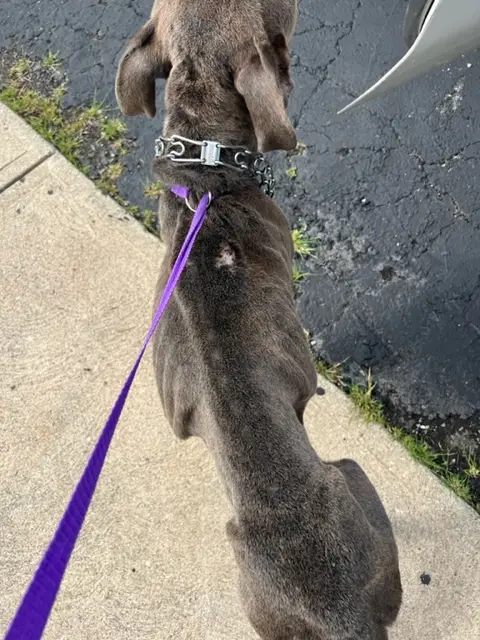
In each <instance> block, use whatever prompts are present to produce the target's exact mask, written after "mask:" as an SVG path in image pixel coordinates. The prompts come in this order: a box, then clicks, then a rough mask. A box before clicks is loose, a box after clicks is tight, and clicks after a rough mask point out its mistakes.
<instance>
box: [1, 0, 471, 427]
mask: <svg viewBox="0 0 480 640" xmlns="http://www.w3.org/2000/svg"><path fill="white" fill-rule="evenodd" d="M151 4H152V0H136V1H133V0H81V2H79V0H37V1H36V2H23V1H20V0H0V7H1V9H2V11H1V13H2V23H3V24H2V28H1V30H0V49H1V48H8V49H19V50H20V51H23V52H24V53H27V54H29V55H35V56H39V57H42V56H44V55H45V53H46V52H47V51H49V50H51V51H55V52H58V53H59V55H60V57H61V58H62V59H63V60H64V69H65V71H66V74H67V76H68V79H69V85H68V89H69V91H68V95H67V97H66V100H67V104H70V105H79V104H88V103H90V102H91V101H92V99H93V98H96V99H97V100H101V101H105V103H106V104H107V105H111V106H112V108H114V107H115V106H116V104H115V97H114V78H115V72H116V66H117V63H118V60H119V57H120V54H121V52H122V50H123V49H124V47H125V45H126V43H127V41H128V39H129V38H130V37H131V36H132V35H133V33H134V31H135V30H136V29H137V28H138V27H140V26H141V25H142V24H143V22H144V21H145V20H146V19H147V16H148V14H149V12H150V8H151ZM405 6H406V1H405V0H383V1H382V2H379V1H378V0H375V1H374V0H337V1H335V2H334V1H330V2H327V1H325V2H320V1H319V0H302V2H301V17H300V21H299V24H298V29H297V35H296V37H295V41H294V45H293V76H294V80H295V84H296V88H295V92H294V96H293V98H292V101H291V105H290V112H291V116H292V119H293V121H294V123H295V125H296V127H297V134H298V138H299V140H300V141H301V142H303V143H304V144H305V145H306V150H305V153H304V154H303V155H298V156H295V157H293V158H286V157H285V156H284V155H281V154H277V155H276V156H275V158H274V165H275V169H276V174H277V178H278V182H279V186H278V191H277V193H278V195H277V199H278V201H279V203H280V205H281V206H283V208H284V210H285V211H286V213H287V214H288V215H289V217H290V218H291V220H292V222H293V223H301V222H305V223H306V224H307V228H308V234H309V235H310V236H311V237H312V238H313V239H314V241H315V243H316V247H317V255H316V257H315V258H314V259H311V260H309V261H308V263H307V270H308V271H310V272H311V273H310V275H309V276H308V277H307V278H306V279H305V281H304V283H303V285H302V290H301V293H300V295H299V309H300V313H301V315H302V318H303V321H304V324H305V326H306V328H308V329H309V330H311V332H312V334H313V335H314V338H315V342H316V348H317V350H318V352H319V354H320V355H321V356H323V357H325V358H327V359H328V360H329V361H331V362H339V361H343V360H347V367H348V368H349V370H350V372H351V375H352V377H353V378H354V379H355V377H356V376H358V375H359V372H360V369H361V368H362V369H364V370H365V369H368V368H369V367H370V368H371V369H372V372H373V375H374V378H375V380H376V381H377V385H378V390H379V391H380V392H381V394H382V395H383V396H384V397H386V398H388V399H389V402H390V405H391V406H392V407H393V408H394V409H395V410H396V411H397V412H398V413H400V414H403V415H414V416H415V420H419V419H420V417H421V419H422V420H423V422H424V423H425V424H428V421H429V420H430V421H432V420H433V421H434V420H435V419H437V418H438V419H439V420H445V419H446V418H447V422H448V418H450V421H452V420H453V421H454V422H455V421H458V424H463V423H464V422H465V421H467V422H469V423H470V425H478V424H479V421H478V415H480V365H479V363H480V275H479V274H480V251H479V247H480V215H479V214H480V199H479V191H480V182H479V180H478V175H479V161H480V128H479V125H480V116H479V109H478V106H479V100H478V91H479V87H480V55H479V54H478V53H476V54H471V55H469V56H466V57H464V58H461V59H459V60H458V61H457V62H455V63H453V64H451V65H449V66H447V67H446V68H444V69H443V70H441V71H439V72H436V73H433V74H430V75H429V76H428V77H424V78H422V79H419V80H417V81H414V82H412V83H410V84H409V85H408V86H405V87H403V88H399V89H397V90H396V91H394V92H393V93H391V94H389V95H387V96H384V97H382V98H380V99H377V100H376V101H375V102H372V103H370V104H369V105H367V106H366V107H361V108H359V109H358V110H356V111H354V112H352V113H351V114H348V115H345V116H342V117H339V116H336V111H337V109H339V108H340V107H342V106H344V105H345V104H346V103H347V102H348V101H349V100H350V99H351V98H352V97H354V96H356V95H358V94H359V93H361V92H362V91H363V90H364V89H366V88H367V86H369V85H370V84H371V83H372V82H373V81H375V80H377V79H378V78H379V77H380V76H381V75H382V74H383V73H384V72H385V71H387V70H388V69H389V68H390V66H392V64H393V63H394V62H396V61H397V60H398V59H399V58H400V57H401V56H402V54H403V53H404V51H405V47H404V43H403V40H402V34H401V26H402V21H403V15H404V10H405ZM162 92H163V87H162V83H161V82H159V83H158V94H159V95H158V98H159V99H158V104H161V102H162V99H163V96H162ZM128 126H129V135H132V136H134V137H135V138H136V139H137V145H136V149H135V150H134V152H133V153H132V154H131V155H130V156H129V157H127V159H126V163H127V166H128V169H129V170H128V171H127V172H125V174H124V176H123V177H122V179H121V182H120V191H121V193H122V195H124V196H125V197H126V198H128V200H130V201H131V202H133V203H135V204H140V205H143V206H145V202H144V196H143V189H144V186H145V185H146V184H147V183H148V182H150V181H151V179H152V178H151V172H150V167H151V160H152V156H153V143H154V139H155V137H156V134H158V132H159V131H160V130H161V128H162V112H161V111H160V112H159V114H158V115H157V118H156V119H155V120H154V121H148V120H147V119H144V118H139V119H129V120H128ZM289 166H295V167H297V177H296V178H295V179H293V180H292V179H291V178H290V177H288V176H287V174H286V169H287V168H288V167H289ZM460 419H462V420H461V421H460Z"/></svg>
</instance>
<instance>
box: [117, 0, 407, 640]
mask: <svg viewBox="0 0 480 640" xmlns="http://www.w3.org/2000/svg"><path fill="white" fill-rule="evenodd" d="M296 16H297V6H296V2H294V1H288V0H235V1H233V2H226V1H223V2H222V1H220V0H203V1H201V0H158V1H157V2H156V3H155V5H154V8H153V10H152V17H151V19H150V20H149V21H148V22H147V24H146V25H145V26H144V27H142V28H141V29H140V31H138V33H137V34H136V35H135V36H134V37H133V39H132V41H131V43H130V44H129V45H128V47H127V50H126V52H125V54H124V56H123V57H122V59H121V62H120V65H119V70H118V74H117V82H116V93H117V98H118V102H119V105H120V107H121V109H122V111H123V112H124V113H126V114H130V115H137V114H142V113H143V114H146V115H148V116H150V117H153V116H154V115H155V79H156V78H157V77H162V78H165V79H166V91H165V104H166V112H165V123H164V136H163V142H162V145H161V150H160V153H159V154H158V156H159V157H157V158H156V160H155V162H154V169H155V173H156V174H157V175H158V176H159V178H160V179H161V180H162V181H163V183H164V185H165V187H170V186H171V185H174V184H180V185H185V186H187V187H188V188H189V189H190V194H191V200H188V199H187V200H186V201H185V202H184V201H183V200H180V199H179V198H177V197H176V196H175V195H173V194H172V193H171V192H170V191H169V190H168V189H166V190H165V192H164V194H163V196H162V200H161V206H160V220H161V230H162V236H163V239H164V241H165V244H166V252H165V256H164V259H163V262H162V266H161V270H160V277H159V280H158V287H157V293H156V298H157V301H158V299H159V297H160V293H161V291H162V290H163V288H164V286H165V284H166V281H167V278H168V276H169V274H170V271H171V268H172V265H173V262H174V260H175V258H176V256H177V255H178V252H179V250H180V247H181V245H182V243H183V240H184V238H185V236H186V233H187V230H188V227H189V224H190V221H191V217H192V213H191V212H190V209H193V208H194V207H193V204H194V203H195V202H196V201H198V200H199V199H200V197H201V196H202V195H204V194H205V193H206V192H207V191H210V192H211V193H212V194H213V196H214V199H213V201H212V203H211V205H210V207H209V210H208V214H207V218H206V220H205V223H204V225H203V227H202V229H201V231H200V233H199V235H198V237H197V240H196V243H195V245H194V247H193V250H192V253H191V254H190V257H189V260H188V263H187V267H186V269H185V271H184V273H183V274H182V277H181V279H180V282H179V284H178V286H177V288H176V290H175V292H174V295H173V297H172V299H171V302H170V304H169V306H168V308H167V310H166V312H165V315H164V317H163V319H162V322H161V323H160V325H159V327H158V329H157V330H156V333H155V336H154V345H153V358H154V367H155V372H156V379H157V385H158V390H159V394H160V397H161V400H162V403H163V407H164V410H165V414H166V416H167V419H168V420H169V422H170V424H171V426H172V429H173V431H174V433H175V434H176V435H177V436H178V437H179V438H181V439H185V438H189V437H191V436H198V437H200V438H202V439H203V440H204V442H205V444H206V446H207V448H208V449H209V451H210V452H211V454H212V455H213V458H214V460H215V463H216V467H217V469H218V473H219V475H220V477H221V479H222V482H223V485H224V487H225V491H226V493H227V496H228V498H229V500H230V503H231V505H232V511H233V518H232V519H231V520H230V521H229V522H228V524H227V528H226V530H227V535H228V538H229V540H230V542H231V544H232V546H233V550H234V554H235V558H236V562H237V564H238V567H239V575H240V594H241V599H242V603H243V606H244V609H245V611H246V614H247V616H248V618H249V620H250V622H251V624H252V626H253V628H254V629H255V630H256V632H257V633H258V635H259V636H260V637H261V638H262V639H263V640H295V639H296V640H386V639H387V638H388V633H387V628H388V626H390V625H391V624H392V623H393V622H394V621H395V619H396V616H397V614H398V611H399V608H400V604H401V598H402V589H401V581H400V573H399V567H398V556H397V547H396V544H395V540H394V536H393V533H392V528H391V525H390V522H389V519H388V517H387V514H386V512H385V510H384V508H383V506H382V503H381V501H380V498H379V497H378V495H377V493H376V491H375V489H374V487H373V486H372V484H371V483H370V481H369V480H368V478H367V476H366V475H365V473H364V472H363V471H362V469H361V468H360V467H359V466H358V465H357V464H356V463H355V462H354V461H352V460H340V461H336V462H332V463H327V462H324V461H322V460H321V459H320V458H319V456H318V455H317V453H316V452H315V451H314V449H313V448H312V446H311V444H310V442H309V439H308V437H307V433H306V431H305V428H304V426H303V416H304V410H305V407H306V405H307V403H308V401H309V400H310V398H311V397H312V396H313V394H314V393H315V391H316V384H317V377H316V371H315V367H314V364H313V360H312V357H311V353H310V349H309V345H308V342H307V340H306V336H305V333H304V331H303V328H302V326H301V323H300V321H299V318H298V315H297V312H296V309H295V303H294V291H293V283H292V258H293V246H292V239H291V234H290V228H289V224H288V221H287V219H286V217H285V215H284V214H283V212H282V211H281V209H280V208H279V207H277V206H276V205H275V203H274V202H273V200H271V199H270V198H269V197H268V196H267V195H265V194H264V193H263V192H262V190H261V189H260V188H259V184H258V183H257V182H256V181H255V178H256V177H258V174H260V178H262V176H263V175H264V171H262V170H261V169H260V170H256V169H255V170H254V171H249V169H251V166H250V165H249V163H248V162H247V161H246V159H248V158H249V157H250V156H251V157H252V158H255V161H254V162H253V167H254V168H255V167H258V164H256V163H257V161H258V159H259V158H258V157H257V156H256V155H255V152H256V151H266V150H271V149H275V148H277V149H291V148H292V147H294V146H295V133H294V131H293V128H292V126H291V124H290V122H289V120H288V116H287V113H286V105H287V102H288V96H289V94H290V91H291V89H292V82H291V79H290V73H289V67H290V65H289V53H288V47H289V43H290V39H291V37H292V34H293V30H294V27H295V22H296ZM175 136H182V139H178V138H175ZM212 140H213V141H216V142H215V144H216V145H217V146H216V147H215V148H216V153H219V151H218V150H219V148H220V147H218V145H222V147H221V149H222V153H223V152H224V153H225V154H226V155H225V156H224V157H225V163H226V164H227V165H228V166H224V165H222V164H221V165H218V164H217V165H216V166H211V164H209V162H208V161H205V157H204V156H203V155H202V156H201V157H202V158H203V161H199V157H198V156H199V154H203V153H204V151H203V150H204V149H206V148H207V147H208V149H213V148H214V147H211V146H210V145H211V144H213V143H212V142H211V141H212ZM192 141H193V142H192ZM202 141H204V142H202ZM208 141H210V142H208ZM169 145H170V146H169ZM175 145H176V146H175ZM205 145H206V146H205ZM165 146H166V147H167V150H168V149H171V150H172V149H173V151H175V150H176V152H177V155H175V153H174V154H173V155H172V154H171V152H170V155H169V154H168V153H163V151H164V147H165ZM238 147H244V151H243V152H241V162H240V163H239V164H240V165H242V166H241V167H240V168H243V169H245V168H246V169H248V170H234V169H233V168H231V166H230V165H232V166H233V165H234V164H235V159H237V160H238V153H239V152H238ZM186 153H187V154H188V153H190V154H192V155H193V156H196V160H197V162H195V163H185V164H183V163H180V162H178V158H179V157H180V158H182V157H183V158H185V154H186ZM216 158H217V159H218V155H217V156H216ZM261 166H263V165H261ZM238 168H239V167H238V166H237V167H236V169H238Z"/></svg>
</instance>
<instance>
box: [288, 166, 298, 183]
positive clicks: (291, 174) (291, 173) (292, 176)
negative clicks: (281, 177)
mask: <svg viewBox="0 0 480 640" xmlns="http://www.w3.org/2000/svg"><path fill="white" fill-rule="evenodd" d="M286 174H287V176H288V177H289V178H290V179H291V180H294V179H295V178H296V177H297V176H298V169H297V167H289V168H288V169H287V170H286Z"/></svg>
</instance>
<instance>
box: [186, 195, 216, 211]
mask: <svg viewBox="0 0 480 640" xmlns="http://www.w3.org/2000/svg"><path fill="white" fill-rule="evenodd" d="M207 195H208V203H207V209H208V207H209V206H210V205H211V204H212V200H213V196H212V192H211V191H208V193H207ZM202 198H203V196H202ZM184 200H185V204H186V205H187V207H188V208H189V209H190V211H192V212H193V213H195V212H196V211H197V209H198V205H197V206H196V207H194V206H192V205H191V204H190V193H188V195H187V196H185V198H184ZM199 204H200V203H199Z"/></svg>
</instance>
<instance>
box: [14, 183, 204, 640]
mask: <svg viewBox="0 0 480 640" xmlns="http://www.w3.org/2000/svg"><path fill="white" fill-rule="evenodd" d="M171 191H172V192H173V193H174V194H175V195H176V196H178V197H179V198H182V199H184V200H185V201H186V202H187V203H188V196H189V190H188V189H187V188H186V187H179V186H174V187H172V188H171ZM211 201H212V196H211V194H209V193H206V194H205V195H204V196H203V197H202V199H201V200H200V202H199V204H198V207H197V209H196V211H195V213H194V215H193V219H192V223H191V225H190V229H189V230H188V233H187V236H186V238H185V240H184V243H183V245H182V248H181V249H180V252H179V254H178V257H177V259H176V261H175V264H174V266H173V269H172V271H171V274H170V277H169V279H168V282H167V284H166V285H165V289H164V291H163V294H162V297H161V299H160V303H159V305H158V307H157V310H156V312H155V315H154V317H153V321H152V324H151V326H150V329H149V330H148V333H147V337H146V338H145V341H144V343H143V346H142V348H141V349H140V353H139V354H138V356H137V359H136V360H135V364H134V365H133V367H132V370H131V371H130V373H129V374H128V377H127V379H126V381H125V384H124V385H123V389H122V390H121V391H120V394H119V396H118V398H117V400H116V401H115V404H114V406H113V409H112V412H111V413H110V416H109V418H108V420H107V422H106V423H105V426H104V428H103V431H102V433H101V435H100V437H99V439H98V441H97V444H96V445H95V448H94V450H93V452H92V454H91V456H90V459H89V461H88V464H87V466H86V468H85V470H84V472H83V474H82V477H81V478H80V481H79V483H78V484H77V486H76V488H75V491H74V493H73V495H72V497H71V498H70V502H69V504H68V506H67V508H66V510H65V513H64V514H63V517H62V519H61V521H60V524H59V525H58V528H57V531H56V533H55V535H54V537H53V539H52V541H51V543H50V545H49V547H48V549H47V551H46V552H45V555H44V556H43V558H42V561H41V562H40V565H39V566H38V569H37V571H36V573H35V575H34V577H33V580H32V581H31V583H30V586H29V587H28V589H27V591H26V592H25V595H24V597H23V600H22V602H21V604H20V606H19V608H18V610H17V613H16V615H15V617H14V619H13V620H12V622H11V625H10V628H9V630H8V632H7V635H6V636H5V640H37V639H39V638H41V636H42V633H43V630H44V628H45V625H46V624H47V621H48V618H49V616H50V612H51V610H52V607H53V604H54V602H55V598H56V597H57V593H58V590H59V588H60V584H61V582H62V579H63V576H64V573H65V570H66V568H67V564H68V561H69V560H70V556H71V554H72V551H73V549H74V547H75V543H76V541H77V538H78V534H79V533H80V530H81V528H82V525H83V521H84V519H85V516H86V513H87V511H88V507H89V506H90V502H91V500H92V496H93V494H94V492H95V488H96V486H97V481H98V478H99V477H100V473H101V471H102V467H103V463H104V461H105V457H106V455H107V452H108V448H109V446H110V443H111V441H112V437H113V434H114V433H115V428H116V426H117V423H118V420H119V418H120V415H121V413H122V409H123V406H124V404H125V400H126V399H127V396H128V392H129V391H130V387H131V386H132V382H133V380H134V378H135V374H136V373H137V369H138V367H139V365H140V362H141V360H142V357H143V354H144V353H145V350H146V348H147V346H148V343H149V342H150V339H151V337H152V336H153V334H154V332H155V329H156V328H157V325H158V323H159V321H160V318H161V317H162V315H163V313H164V311H165V309H166V307H167V305H168V303H169V301H170V298H171V297H172V294H173V292H174V290H175V287H176V286H177V283H178V281H179V279H180V276H181V275H182V272H183V270H184V268H185V265H186V263H187V260H188V257H189V255H190V252H191V250H192V247H193V244H194V242H195V238H196V237H197V235H198V232H199V231H200V229H201V227H202V224H203V222H204V220H205V217H206V214H207V210H208V207H209V205H210V203H211Z"/></svg>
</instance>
